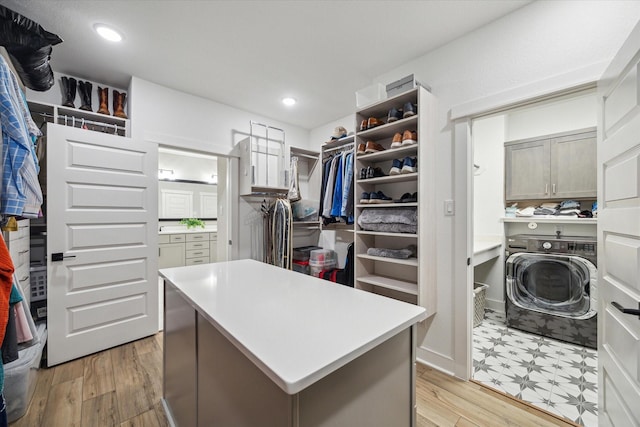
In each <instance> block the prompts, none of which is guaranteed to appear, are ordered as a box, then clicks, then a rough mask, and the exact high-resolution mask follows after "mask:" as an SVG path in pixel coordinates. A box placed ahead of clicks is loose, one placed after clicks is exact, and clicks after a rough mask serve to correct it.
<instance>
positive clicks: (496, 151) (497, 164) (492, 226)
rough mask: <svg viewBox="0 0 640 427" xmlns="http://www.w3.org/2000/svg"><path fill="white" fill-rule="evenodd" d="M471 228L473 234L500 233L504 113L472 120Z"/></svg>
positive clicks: (502, 211) (499, 235) (501, 229)
mask: <svg viewBox="0 0 640 427" xmlns="http://www.w3.org/2000/svg"><path fill="white" fill-rule="evenodd" d="M471 132H472V137H473V163H474V164H476V165H478V166H479V168H478V169H474V172H473V175H474V176H473V196H474V198H473V231H474V237H476V238H483V237H501V236H503V235H504V230H503V227H502V222H501V221H500V218H502V217H503V216H504V193H503V189H504V141H505V116H504V115H499V116H492V117H487V118H482V119H479V120H474V121H473V128H472V131H471Z"/></svg>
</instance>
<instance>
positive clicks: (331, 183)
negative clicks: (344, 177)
mask: <svg viewBox="0 0 640 427" xmlns="http://www.w3.org/2000/svg"><path fill="white" fill-rule="evenodd" d="M339 161H340V156H335V157H334V158H333V160H331V169H330V170H329V178H328V179H327V188H326V189H325V193H324V201H323V206H324V207H323V210H322V216H323V217H325V218H329V217H331V206H332V204H333V190H335V182H336V170H337V169H338V162H339Z"/></svg>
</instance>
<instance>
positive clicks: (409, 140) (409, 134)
mask: <svg viewBox="0 0 640 427" xmlns="http://www.w3.org/2000/svg"><path fill="white" fill-rule="evenodd" d="M417 143H418V133H417V132H413V131H409V130H405V131H404V132H403V133H402V145H413V144H417Z"/></svg>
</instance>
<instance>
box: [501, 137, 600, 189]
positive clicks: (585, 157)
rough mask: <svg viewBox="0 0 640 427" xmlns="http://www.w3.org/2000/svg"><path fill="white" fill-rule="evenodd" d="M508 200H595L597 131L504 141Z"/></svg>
mask: <svg viewBox="0 0 640 427" xmlns="http://www.w3.org/2000/svg"><path fill="white" fill-rule="evenodd" d="M504 146H505V201H506V202H512V201H518V200H542V199H585V198H592V199H595V198H596V131H595V128H589V129H580V130H576V131H571V132H564V133H560V134H554V135H546V136H542V137H537V138H529V139H524V140H518V141H508V142H505V144H504Z"/></svg>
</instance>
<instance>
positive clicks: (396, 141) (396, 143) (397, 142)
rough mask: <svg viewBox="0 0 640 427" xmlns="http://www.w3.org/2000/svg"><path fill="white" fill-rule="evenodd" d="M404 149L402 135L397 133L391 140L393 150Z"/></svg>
mask: <svg viewBox="0 0 640 427" xmlns="http://www.w3.org/2000/svg"><path fill="white" fill-rule="evenodd" d="M399 147H402V134H401V133H400V132H397V133H396V134H395V135H393V139H392V140H391V148H399Z"/></svg>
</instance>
